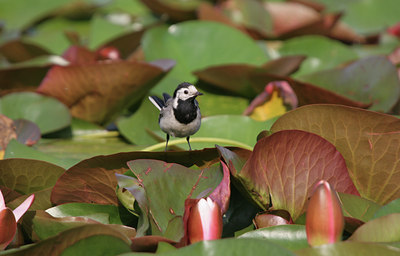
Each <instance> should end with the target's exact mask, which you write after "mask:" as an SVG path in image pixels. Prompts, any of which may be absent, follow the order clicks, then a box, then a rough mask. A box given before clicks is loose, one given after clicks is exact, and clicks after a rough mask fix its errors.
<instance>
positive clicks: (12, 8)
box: [0, 0, 70, 30]
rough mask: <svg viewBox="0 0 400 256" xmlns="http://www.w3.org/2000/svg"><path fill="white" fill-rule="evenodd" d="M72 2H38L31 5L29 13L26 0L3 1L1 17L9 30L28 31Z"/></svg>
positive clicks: (0, 9) (67, 0)
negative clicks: (53, 12) (51, 13)
mask: <svg viewBox="0 0 400 256" xmlns="http://www.w3.org/2000/svg"><path fill="white" fill-rule="evenodd" d="M69 2H70V0H61V1H48V0H38V1H36V2H35V4H33V5H29V11H28V8H27V5H26V2H25V1H24V0H16V1H15V0H3V1H1V2H0V17H1V19H2V20H3V21H4V22H5V24H6V28H7V29H9V30H17V29H26V28H27V27H28V26H29V25H31V24H32V23H33V22H35V21H38V20H40V19H42V18H44V17H46V16H47V15H48V14H49V13H50V12H51V11H54V10H56V9H58V8H60V7H62V6H64V5H66V4H67V3H69Z"/></svg>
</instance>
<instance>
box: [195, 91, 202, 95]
mask: <svg viewBox="0 0 400 256" xmlns="http://www.w3.org/2000/svg"><path fill="white" fill-rule="evenodd" d="M195 95H196V96H200V95H203V93H201V92H199V91H198V92H196V94H195Z"/></svg>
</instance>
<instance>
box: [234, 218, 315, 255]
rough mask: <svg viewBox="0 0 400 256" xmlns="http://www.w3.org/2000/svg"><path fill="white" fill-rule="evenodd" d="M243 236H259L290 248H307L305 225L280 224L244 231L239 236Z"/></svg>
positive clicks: (241, 237)
mask: <svg viewBox="0 0 400 256" xmlns="http://www.w3.org/2000/svg"><path fill="white" fill-rule="evenodd" d="M239 238H240V239H243V238H258V239H264V240H267V241H268V242H273V243H276V244H279V245H280V246H282V247H284V248H287V249H289V250H298V249H302V248H307V247H308V243H307V235H306V229H305V227H304V225H294V224H293V225H280V226H273V227H268V228H261V229H257V230H254V231H250V232H247V233H244V234H243V235H241V236H239Z"/></svg>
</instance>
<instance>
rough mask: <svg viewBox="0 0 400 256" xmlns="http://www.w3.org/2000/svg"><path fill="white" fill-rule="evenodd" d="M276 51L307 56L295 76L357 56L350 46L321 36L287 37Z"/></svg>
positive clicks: (283, 54) (288, 54)
mask: <svg viewBox="0 0 400 256" xmlns="http://www.w3.org/2000/svg"><path fill="white" fill-rule="evenodd" d="M316 46H318V47H316ZM278 51H279V54H280V55H281V56H290V55H296V54H303V55H306V56H307V59H306V60H305V61H304V62H303V63H302V64H301V67H300V69H299V71H298V72H296V74H295V76H296V77H299V76H301V75H304V74H309V73H313V72H315V71H319V70H324V69H329V68H335V67H337V66H338V65H340V64H343V63H346V62H348V61H351V60H356V59H357V58H358V55H357V54H356V52H355V51H353V50H352V49H351V48H350V47H348V46H346V45H344V44H342V43H340V42H338V41H334V40H332V39H329V38H326V37H322V36H302V37H296V38H292V39H289V40H287V41H285V42H284V43H283V44H282V46H281V47H280V48H279V49H278Z"/></svg>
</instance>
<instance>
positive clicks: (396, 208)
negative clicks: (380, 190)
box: [373, 198, 400, 219]
mask: <svg viewBox="0 0 400 256" xmlns="http://www.w3.org/2000/svg"><path fill="white" fill-rule="evenodd" d="M391 213H400V198H397V199H395V200H393V201H391V202H390V203H388V204H386V205H384V206H382V207H381V208H380V209H378V210H377V211H376V212H375V214H374V216H373V218H374V219H375V218H379V217H382V216H385V215H388V214H391Z"/></svg>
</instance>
